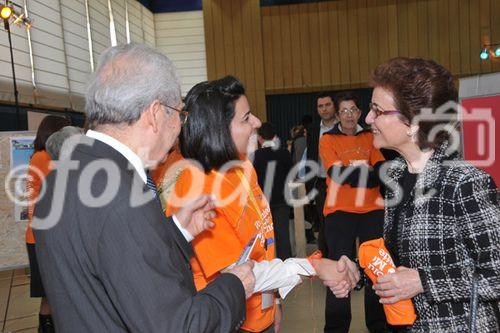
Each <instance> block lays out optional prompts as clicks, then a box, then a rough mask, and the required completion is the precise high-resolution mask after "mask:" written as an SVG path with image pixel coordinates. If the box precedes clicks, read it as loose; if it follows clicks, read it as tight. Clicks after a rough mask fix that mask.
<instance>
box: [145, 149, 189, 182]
mask: <svg viewBox="0 0 500 333" xmlns="http://www.w3.org/2000/svg"><path fill="white" fill-rule="evenodd" d="M180 160H182V155H181V152H180V150H179V148H177V147H176V148H175V149H173V150H172V151H171V152H170V153H169V154H168V156H167V158H166V159H165V161H163V162H161V163H159V164H158V165H157V166H156V168H155V169H154V170H152V171H151V173H150V174H151V178H152V179H153V181H154V182H155V184H156V187H158V188H159V187H160V186H161V183H162V181H163V179H164V178H165V176H166V175H167V174H168V172H169V168H170V167H171V166H172V165H174V164H175V162H178V161H180Z"/></svg>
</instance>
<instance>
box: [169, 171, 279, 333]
mask: <svg viewBox="0 0 500 333" xmlns="http://www.w3.org/2000/svg"><path fill="white" fill-rule="evenodd" d="M242 177H244V179H242ZM245 179H246V180H245ZM247 188H250V190H251V193H252V194H253V197H252V196H251V195H248V193H249V192H248V191H247V190H246V189H247ZM200 194H212V195H213V196H214V198H215V200H216V202H217V205H218V207H217V208H216V209H215V212H216V214H217V217H216V218H215V219H213V222H214V223H215V226H214V227H213V228H211V229H209V230H205V231H204V232H202V233H201V234H199V235H198V236H197V237H196V238H195V239H194V240H193V241H192V246H193V250H194V252H195V256H194V257H193V258H191V268H192V270H193V276H194V282H195V285H196V288H197V290H200V289H203V288H204V287H205V286H206V285H207V284H208V283H209V282H210V281H212V280H214V279H215V278H216V277H217V275H219V273H220V271H221V270H223V269H224V268H226V267H228V266H230V265H232V264H234V263H235V262H236V261H237V260H238V259H239V257H240V255H241V254H242V252H243V250H244V248H245V246H246V245H247V243H248V242H249V240H250V239H251V238H252V237H254V236H255V235H257V234H259V235H261V237H260V238H259V241H257V243H256V245H255V248H254V250H253V251H252V257H251V258H252V259H253V260H255V261H257V262H259V261H262V260H272V259H274V231H273V222H272V217H271V210H270V208H269V204H268V202H267V200H266V198H265V197H264V194H263V192H262V190H261V188H260V187H259V184H258V183H257V175H256V173H255V170H254V168H253V166H252V164H251V163H250V162H249V161H245V162H243V164H242V167H234V168H231V169H230V170H229V171H227V172H224V173H222V172H216V171H211V172H209V173H208V174H205V173H204V172H203V171H202V170H200V169H199V168H196V167H194V166H192V165H191V166H190V167H188V168H186V169H184V171H183V172H182V173H181V175H180V176H179V178H178V180H177V182H176V184H175V190H174V191H172V193H171V195H170V200H169V202H168V203H169V205H168V209H167V212H166V213H167V215H169V213H171V212H175V211H176V210H177V209H178V207H181V206H182V202H183V201H184V200H186V199H189V198H193V197H196V196H198V195H200ZM252 198H253V199H254V200H252ZM265 297H269V296H265ZM262 299H263V296H262V294H261V293H256V294H254V295H253V296H252V297H250V298H249V299H248V300H247V303H246V320H245V322H244V323H243V325H242V326H241V328H242V329H244V330H247V331H250V332H260V331H263V330H265V329H266V328H268V327H269V326H270V325H271V324H272V323H273V321H274V313H275V304H274V296H273V297H272V299H271V302H272V303H271V306H270V307H267V308H265V309H263V305H262Z"/></svg>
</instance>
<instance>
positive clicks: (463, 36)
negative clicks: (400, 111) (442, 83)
mask: <svg viewBox="0 0 500 333" xmlns="http://www.w3.org/2000/svg"><path fill="white" fill-rule="evenodd" d="M499 12H500V0H337V1H326V2H319V3H308V4H296V5H287V6H272V7H262V10H261V14H262V38H263V44H264V61H265V64H266V66H265V76H266V86H265V90H266V92H267V93H269V94H273V93H286V92H308V91H319V90H326V89H346V88H349V87H360V86H361V87H362V86H366V85H367V77H368V75H369V73H370V72H371V71H372V70H373V69H374V68H375V67H376V66H377V65H378V64H380V63H382V62H384V61H387V60H388V59H390V58H393V57H397V56H411V57H423V58H429V59H434V60H436V61H437V62H439V63H440V64H442V65H443V66H445V67H446V68H448V69H449V70H450V71H451V72H452V73H453V74H454V75H456V76H464V75H471V74H477V73H488V72H492V71H499V70H500V62H499V61H481V60H480V59H479V52H480V49H481V45H483V43H487V42H490V41H496V42H498V41H500V19H498V17H497V16H498V13H499ZM277 16H279V18H278V17H277ZM278 22H279V23H278ZM290 66H291V69H290Z"/></svg>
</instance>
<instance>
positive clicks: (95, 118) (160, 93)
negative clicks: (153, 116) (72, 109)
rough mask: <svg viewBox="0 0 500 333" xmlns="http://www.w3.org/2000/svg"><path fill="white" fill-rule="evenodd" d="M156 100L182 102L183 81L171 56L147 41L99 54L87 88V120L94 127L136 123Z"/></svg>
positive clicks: (169, 102)
mask: <svg viewBox="0 0 500 333" xmlns="http://www.w3.org/2000/svg"><path fill="white" fill-rule="evenodd" d="M155 100H158V101H159V102H160V103H162V104H167V105H170V106H177V105H179V104H180V103H181V88H180V82H179V78H178V76H177V73H176V70H175V67H174V65H173V63H172V62H171V61H170V59H168V58H167V57H166V56H165V55H164V54H162V53H161V52H160V51H158V50H156V49H154V48H152V47H150V46H147V45H144V44H127V45H121V46H114V47H110V48H108V49H107V50H105V51H104V52H103V53H102V55H101V57H100V58H99V64H98V66H97V69H96V71H95V72H94V74H93V75H92V77H91V79H90V82H89V85H88V88H87V94H86V105H85V111H86V113H87V120H88V122H89V125H90V127H91V128H93V127H94V126H96V125H104V124H119V123H128V124H132V123H134V122H135V121H137V120H138V119H139V118H140V116H141V114H142V112H143V111H144V109H146V108H147V107H148V106H149V105H151V103H153V102H154V101H155ZM167 110H169V109H168V108H167Z"/></svg>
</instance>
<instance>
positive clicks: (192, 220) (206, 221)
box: [175, 195, 216, 237]
mask: <svg viewBox="0 0 500 333" xmlns="http://www.w3.org/2000/svg"><path fill="white" fill-rule="evenodd" d="M214 208H215V204H214V202H213V200H212V199H211V198H210V196H208V195H202V196H200V197H198V198H197V199H195V200H192V201H189V202H187V203H186V204H185V205H184V207H183V208H181V209H179V211H178V212H177V213H175V217H177V220H178V221H179V223H180V224H181V226H182V227H183V228H184V229H186V230H187V231H188V232H189V233H190V234H191V236H193V237H196V236H197V235H199V234H200V233H201V232H202V231H204V230H206V229H208V228H212V227H213V226H214V223H213V222H212V221H211V219H213V218H215V216H216V214H215V211H214Z"/></svg>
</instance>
